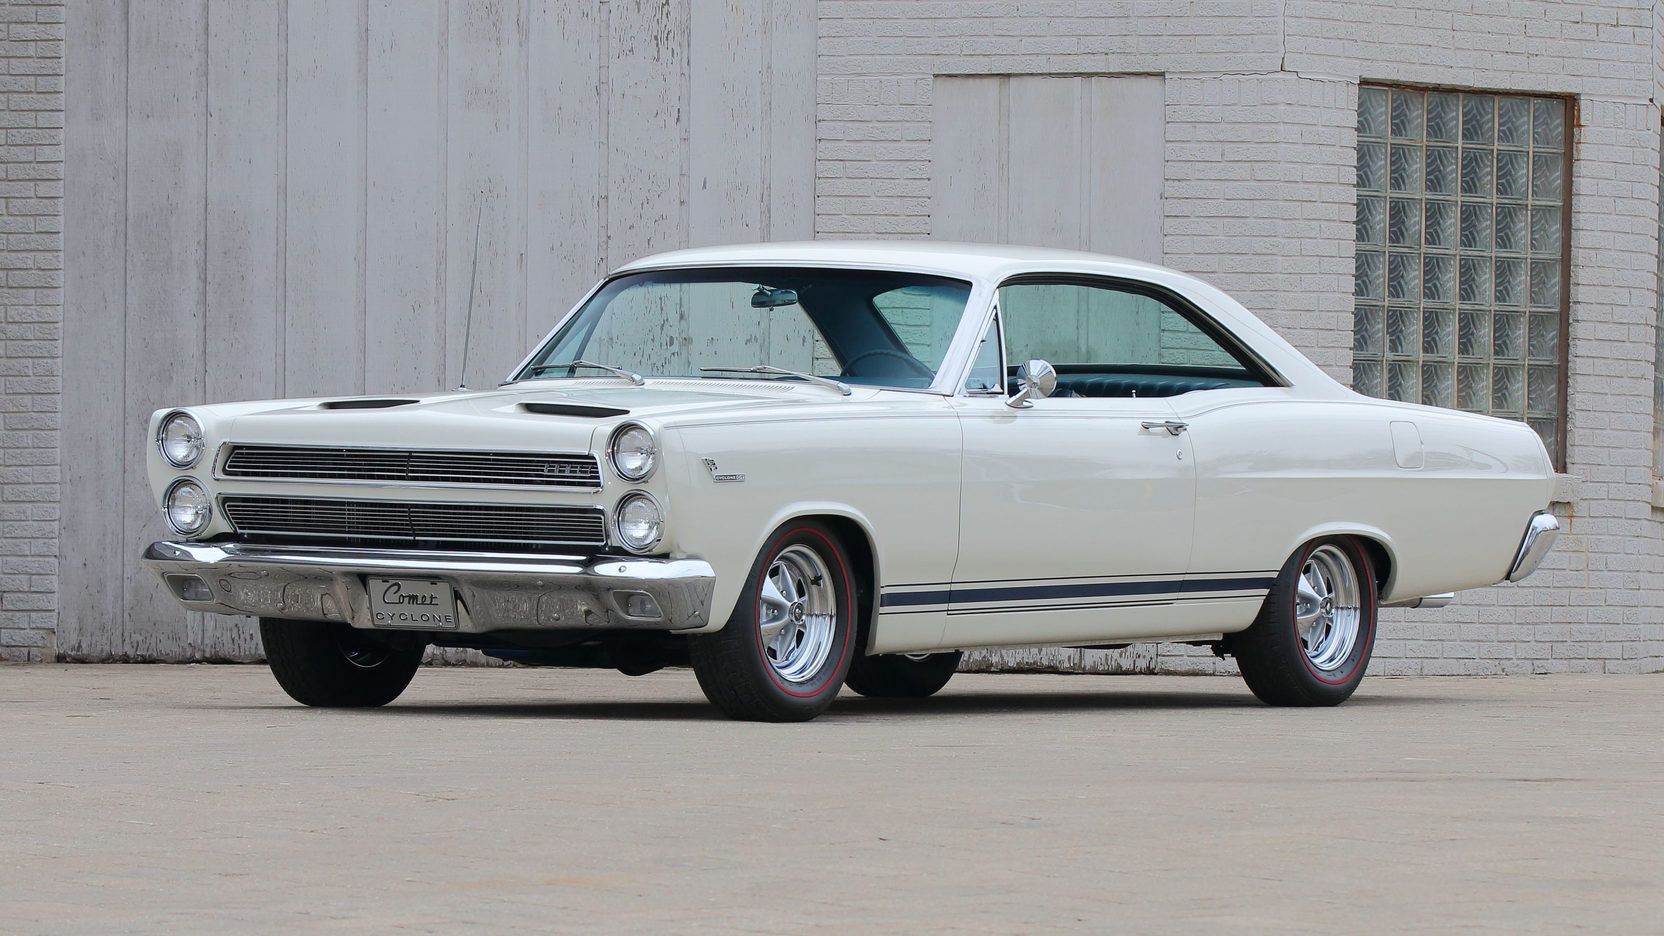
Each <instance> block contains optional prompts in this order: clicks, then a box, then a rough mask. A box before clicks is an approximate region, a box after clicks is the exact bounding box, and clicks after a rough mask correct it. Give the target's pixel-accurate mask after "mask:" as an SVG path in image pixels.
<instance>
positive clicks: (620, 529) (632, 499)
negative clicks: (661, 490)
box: [613, 491, 664, 553]
mask: <svg viewBox="0 0 1664 936" xmlns="http://www.w3.org/2000/svg"><path fill="white" fill-rule="evenodd" d="M613 530H614V531H615V532H616V533H617V534H618V542H619V545H621V546H623V547H624V548H625V549H628V550H629V551H631V552H638V553H641V552H647V551H648V550H650V549H652V548H653V547H654V546H657V545H659V540H660V539H662V538H663V537H664V510H663V509H662V508H660V507H659V502H658V501H656V500H654V499H653V496H652V495H651V494H648V493H646V492H644V491H634V492H632V493H629V494H626V495H624V496H623V497H622V498H620V499H619V501H618V506H617V507H616V508H614V510H613Z"/></svg>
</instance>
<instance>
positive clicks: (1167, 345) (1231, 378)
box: [999, 283, 1265, 397]
mask: <svg viewBox="0 0 1664 936" xmlns="http://www.w3.org/2000/svg"><path fill="white" fill-rule="evenodd" d="M999 302H1000V310H1001V312H1002V313H1003V314H1004V316H1005V339H1006V345H1007V347H1006V360H1007V361H1008V362H1018V361H1026V360H1029V359H1030V358H1040V359H1042V360H1045V361H1049V362H1051V363H1052V365H1054V366H1055V367H1056V368H1057V370H1058V385H1059V388H1060V389H1059V394H1060V395H1062V396H1087V397H1148V396H1176V395H1178V394H1181V393H1189V392H1191V391H1195V390H1217V389H1224V388H1228V387H1257V386H1262V385H1264V383H1265V381H1264V380H1262V379H1261V375H1260V374H1259V373H1257V371H1256V370H1255V369H1253V368H1251V367H1249V366H1247V365H1245V364H1244V363H1243V362H1242V361H1241V360H1240V359H1238V358H1237V356H1236V355H1235V354H1233V353H1232V352H1231V351H1229V350H1227V349H1226V348H1225V347H1224V346H1223V345H1221V344H1220V343H1219V342H1218V341H1217V340H1215V339H1214V338H1213V337H1212V336H1211V335H1209V334H1208V333H1207V332H1206V331H1203V330H1202V329H1201V328H1200V327H1198V326H1197V325H1196V324H1194V323H1193V322H1191V320H1190V319H1188V318H1186V317H1185V316H1184V314H1182V313H1181V312H1179V311H1178V310H1177V309H1176V308H1174V307H1173V306H1171V305H1169V304H1168V303H1166V302H1164V301H1162V300H1161V299H1158V298H1155V297H1153V296H1148V295H1144V294H1142V293H1139V292H1133V291H1131V290H1127V289H1120V288H1116V287H1115V286H1111V285H1102V286H1099V285H1090V284H1082V283H1013V284H1009V285H1006V286H1003V287H1001V288H1000V296H999Z"/></svg>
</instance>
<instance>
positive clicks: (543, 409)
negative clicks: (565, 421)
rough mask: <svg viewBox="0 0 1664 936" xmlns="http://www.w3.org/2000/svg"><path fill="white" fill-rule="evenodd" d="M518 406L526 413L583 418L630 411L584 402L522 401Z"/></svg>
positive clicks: (602, 416) (623, 414)
mask: <svg viewBox="0 0 1664 936" xmlns="http://www.w3.org/2000/svg"><path fill="white" fill-rule="evenodd" d="M520 408H521V409H523V410H525V411H526V412H528V413H537V414H539V415H542V416H578V417H581V418H585V419H606V418H608V417H611V416H628V415H629V414H630V411H629V410H627V409H619V408H617V407H615V406H591V405H589V404H585V403H538V402H530V403H522V404H520Z"/></svg>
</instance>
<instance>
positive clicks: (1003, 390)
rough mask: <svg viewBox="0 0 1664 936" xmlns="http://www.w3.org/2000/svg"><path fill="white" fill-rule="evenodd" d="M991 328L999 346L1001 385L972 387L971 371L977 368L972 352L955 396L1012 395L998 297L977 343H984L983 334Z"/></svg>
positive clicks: (990, 397) (993, 396)
mask: <svg viewBox="0 0 1664 936" xmlns="http://www.w3.org/2000/svg"><path fill="white" fill-rule="evenodd" d="M989 329H992V330H993V331H994V341H995V343H996V344H998V346H999V368H1000V385H999V387H998V388H997V389H993V390H972V389H971V387H970V382H971V372H972V371H974V370H976V354H975V353H972V354H971V360H970V365H969V366H968V367H966V368H965V379H964V380H962V381H960V383H959V391H958V392H957V393H956V394H954V395H955V396H961V397H974V398H977V399H1004V398H1006V397H1009V396H1010V395H1011V394H1010V392H1009V389H1008V386H1007V384H1006V381H1005V375H1006V373H1007V370H1006V369H1007V368H1008V367H1009V366H1010V364H1009V362H1008V361H1006V359H1005V317H1004V316H1002V315H1000V305H999V301H998V300H997V299H996V300H995V302H994V311H993V314H992V316H991V317H990V318H989V321H988V327H987V328H984V329H983V330H982V334H980V335H978V336H977V344H979V345H980V344H981V343H982V336H983V335H986V334H988V331H989Z"/></svg>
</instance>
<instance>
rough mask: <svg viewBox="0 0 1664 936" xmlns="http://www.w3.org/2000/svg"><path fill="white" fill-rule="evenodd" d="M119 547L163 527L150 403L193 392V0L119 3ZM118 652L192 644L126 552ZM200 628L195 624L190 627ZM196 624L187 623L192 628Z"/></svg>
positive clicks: (193, 398)
mask: <svg viewBox="0 0 1664 936" xmlns="http://www.w3.org/2000/svg"><path fill="white" fill-rule="evenodd" d="M128 12H129V20H128V23H129V29H130V35H129V37H128V50H129V55H130V59H129V69H128V79H129V83H128V129H127V139H128V147H129V150H128V157H129V158H128V187H127V219H126V224H127V232H128V241H127V263H126V276H127V308H128V310H129V315H130V317H136V320H134V321H132V322H130V323H129V326H128V327H127V329H126V333H127V342H126V369H127V405H126V409H125V423H126V430H127V431H126V434H125V435H126V459H125V462H126V465H127V483H126V489H125V490H126V493H125V506H124V509H123V511H122V515H123V518H124V520H125V536H124V539H125V540H126V543H125V545H124V547H123V550H122V551H123V554H124V555H125V556H128V557H131V556H137V555H139V553H140V552H141V551H142V550H143V549H144V546H145V544H146V543H148V542H150V541H151V540H154V539H160V538H162V537H163V536H165V535H167V530H166V529H165V527H164V526H163V523H162V520H161V517H160V514H159V512H158V511H157V508H156V505H155V502H154V501H153V500H152V499H151V494H150V491H149V487H148V485H147V483H146V481H145V461H146V458H147V456H148V453H149V447H150V440H149V439H148V438H147V420H148V419H149V416H150V413H151V411H152V410H154V409H156V408H158V407H161V406H167V405H178V404H183V403H193V402H197V401H200V400H201V399H202V398H203V361H204V290H205V286H206V269H205V263H204V251H203V245H204V242H205V236H206V225H205V218H204V208H205V205H206V195H207V192H206V168H207V166H206V158H205V150H206V147H207V121H206V117H207V100H206V88H207V48H206V46H207V41H206V37H207V29H208V16H207V12H208V11H207V5H206V2H205V0H153V2H146V3H134V4H132V5H131V7H130V9H129V11H128ZM122 568H123V569H124V571H125V574H126V576H127V584H126V598H125V605H124V607H125V611H126V615H127V617H126V622H127V625H126V626H127V630H126V640H125V642H124V643H125V649H126V650H127V652H129V653H132V654H134V655H136V656H140V657H157V658H181V657H188V656H191V655H193V654H194V652H195V649H196V648H194V647H193V646H192V641H191V636H190V632H191V618H192V617H193V616H194V615H187V614H183V613H181V611H180V609H179V606H178V605H177V604H176V603H175V602H174V601H173V600H172V599H171V598H170V597H168V596H167V595H165V594H164V592H163V590H162V587H161V586H160V584H159V583H157V582H156V580H155V579H154V578H153V577H152V576H151V574H150V573H149V572H148V571H146V570H145V569H143V568H141V567H140V566H139V564H138V563H136V562H128V563H125V564H124V565H123V567H122ZM199 628H200V625H199ZM199 628H198V629H199Z"/></svg>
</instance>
